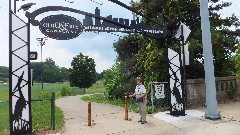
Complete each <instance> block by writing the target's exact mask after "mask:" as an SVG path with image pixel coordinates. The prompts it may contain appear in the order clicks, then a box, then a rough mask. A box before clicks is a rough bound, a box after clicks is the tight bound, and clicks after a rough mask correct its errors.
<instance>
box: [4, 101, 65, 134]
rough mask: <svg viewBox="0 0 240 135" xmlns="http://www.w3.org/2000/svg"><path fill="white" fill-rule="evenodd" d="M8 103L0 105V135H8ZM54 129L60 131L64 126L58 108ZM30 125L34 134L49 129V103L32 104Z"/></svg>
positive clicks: (35, 102)
mask: <svg viewBox="0 0 240 135" xmlns="http://www.w3.org/2000/svg"><path fill="white" fill-rule="evenodd" d="M8 109H9V103H8V102H5V103H0V135H2V134H9V133H8V132H9V111H8ZM55 112H56V113H55V121H56V129H57V130H58V129H61V128H62V127H63V125H64V114H63V112H62V111H61V109H60V108H58V107H55ZM32 123H33V125H32V126H33V129H34V130H35V131H36V132H41V131H45V130H49V129H51V102H50V101H34V102H32Z"/></svg>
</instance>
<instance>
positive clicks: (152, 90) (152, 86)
mask: <svg viewBox="0 0 240 135" xmlns="http://www.w3.org/2000/svg"><path fill="white" fill-rule="evenodd" d="M150 84H151V101H152V113H153V112H154V102H153V99H154V97H153V82H152V81H150Z"/></svg>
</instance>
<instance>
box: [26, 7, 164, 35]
mask: <svg viewBox="0 0 240 135" xmlns="http://www.w3.org/2000/svg"><path fill="white" fill-rule="evenodd" d="M96 10H99V9H98V8H96ZM49 11H69V12H73V13H77V14H81V15H85V17H88V18H89V17H90V18H95V19H98V20H99V21H100V20H103V22H105V26H104V25H103V24H101V23H100V24H98V26H97V27H101V28H102V27H107V26H110V25H111V26H113V27H114V28H116V29H112V30H106V29H105V30H103V29H101V28H100V29H95V30H92V29H88V28H87V27H86V29H85V31H98V32H122V33H129V34H130V33H140V34H143V35H146V36H149V37H152V38H155V39H162V38H165V34H164V30H163V28H160V27H158V29H153V28H151V27H150V26H148V25H146V24H144V23H142V22H141V23H139V22H136V21H135V23H136V24H135V25H133V24H130V25H129V20H128V19H123V18H119V20H120V19H121V20H125V21H128V23H124V21H122V22H120V21H118V18H113V19H112V16H111V15H109V16H108V17H102V16H100V15H99V14H92V13H88V12H84V11H81V10H78V9H73V8H69V7H62V6H47V7H42V8H39V9H37V10H35V11H33V12H32V13H30V12H26V17H27V18H29V19H30V22H31V24H32V25H34V26H38V25H39V21H38V20H36V19H35V18H36V17H37V16H38V15H40V14H43V13H45V12H49ZM99 12H100V10H99ZM116 19H117V20H116ZM138 21H139V20H138ZM131 22H134V20H132V21H131ZM95 23H96V22H95ZM83 25H84V26H91V25H90V24H84V23H83ZM95 25H96V24H95ZM120 29H121V30H120ZM149 31H150V32H149ZM152 31H154V32H152Z"/></svg>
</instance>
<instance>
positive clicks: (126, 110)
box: [124, 96, 128, 120]
mask: <svg viewBox="0 0 240 135" xmlns="http://www.w3.org/2000/svg"><path fill="white" fill-rule="evenodd" d="M127 102H128V101H127V96H125V100H124V108H125V120H128V105H127Z"/></svg>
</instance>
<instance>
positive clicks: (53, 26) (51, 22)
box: [39, 14, 84, 40]
mask: <svg viewBox="0 0 240 135" xmlns="http://www.w3.org/2000/svg"><path fill="white" fill-rule="evenodd" d="M39 29H40V31H41V32H42V33H43V34H44V35H45V36H47V37H49V38H53V39H57V40H69V39H73V38H76V37H78V36H79V35H80V34H81V33H82V32H83V29H84V28H83V25H82V23H81V22H80V21H79V20H77V19H76V18H73V17H71V16H67V15H63V14H59V15H50V16H48V17H45V18H43V19H42V20H41V21H40V24H39Z"/></svg>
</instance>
